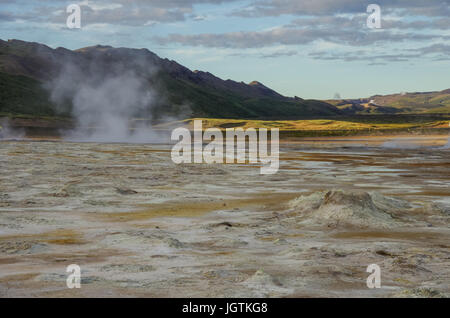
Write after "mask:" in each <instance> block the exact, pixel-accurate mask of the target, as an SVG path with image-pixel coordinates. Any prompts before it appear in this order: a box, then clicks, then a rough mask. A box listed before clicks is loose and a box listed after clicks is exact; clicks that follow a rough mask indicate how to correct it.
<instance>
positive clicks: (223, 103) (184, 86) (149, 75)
mask: <svg viewBox="0 0 450 318" xmlns="http://www.w3.org/2000/svg"><path fill="white" fill-rule="evenodd" d="M67 65H70V66H71V67H72V69H71V70H70V72H69V73H68V74H69V75H68V76H67V75H66V76H65V78H63V80H61V74H62V73H64V72H66V73H67ZM130 71H132V72H133V73H135V74H137V75H136V76H138V77H139V79H140V80H143V81H144V83H145V85H146V89H148V91H149V92H152V94H157V98H156V97H155V98H153V100H152V103H151V104H148V105H146V107H144V108H142V109H141V112H140V113H137V114H134V115H135V116H137V117H148V116H150V115H151V117H152V118H159V117H165V116H169V117H177V118H180V117H181V118H188V117H214V118H274V119H275V118H308V117H320V116H335V115H340V114H342V112H341V111H340V110H339V109H337V108H336V107H334V106H332V105H330V104H328V103H325V102H322V101H317V100H303V99H300V98H289V97H285V96H282V95H281V94H278V93H277V92H275V91H273V90H272V89H270V88H268V87H266V86H264V85H263V84H261V83H259V82H257V81H254V82H252V83H250V84H245V83H242V82H241V83H239V82H235V81H232V80H222V79H220V78H218V77H216V76H214V75H213V74H210V73H208V72H202V71H191V70H189V69H188V68H186V67H184V66H182V65H180V64H178V63H177V62H175V61H171V60H168V59H162V58H160V57H158V56H157V55H156V54H154V53H152V52H150V51H149V50H147V49H127V48H113V47H109V46H94V47H87V48H82V49H79V50H75V51H71V50H67V49H65V48H57V49H52V48H50V47H48V46H45V45H43V44H39V43H30V42H24V41H19V40H9V41H2V40H0V87H1V88H2V90H1V93H0V94H1V95H0V113H3V114H14V115H16V114H20V115H23V114H25V115H32V116H52V115H59V116H69V115H70V113H71V110H72V105H71V103H72V99H73V98H72V97H73V96H65V98H64V101H61V100H60V101H58V103H57V104H58V105H56V102H55V101H54V99H51V98H50V97H51V96H54V95H58V92H55V91H51V90H50V89H49V87H53V86H54V85H59V84H60V82H62V81H69V82H70V81H73V82H74V85H76V84H77V81H78V82H83V81H84V80H85V79H88V80H89V79H90V78H92V77H95V76H97V77H99V76H105V77H111V76H117V77H119V76H121V74H123V73H127V72H130ZM80 74H82V76H79V75H80ZM99 74H101V75H99ZM77 75H78V76H77ZM72 76H73V78H72ZM46 88H47V89H46Z"/></svg>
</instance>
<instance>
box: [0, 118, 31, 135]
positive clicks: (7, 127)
mask: <svg viewBox="0 0 450 318" xmlns="http://www.w3.org/2000/svg"><path fill="white" fill-rule="evenodd" d="M24 137H25V132H24V130H23V129H20V128H15V127H12V126H11V124H10V122H9V119H7V118H2V119H1V120H0V140H22V139H23V138H24Z"/></svg>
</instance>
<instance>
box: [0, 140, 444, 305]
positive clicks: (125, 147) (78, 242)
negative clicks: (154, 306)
mask: <svg viewBox="0 0 450 318" xmlns="http://www.w3.org/2000/svg"><path fill="white" fill-rule="evenodd" d="M383 138H384V139H377V138H376V137H370V138H364V137H357V138H356V137H355V138H341V139H339V138H337V139H336V138H333V139H326V138H321V139H317V140H315V139H310V140H297V141H293V142H283V143H282V144H281V154H280V171H279V172H278V174H275V175H266V176H264V175H260V174H259V172H260V170H259V169H258V168H259V167H257V166H255V165H237V164H236V165H201V164H200V165H197V164H192V165H175V164H173V163H172V161H171V159H170V149H171V148H170V146H169V145H131V144H95V143H67V142H61V141H57V142H50V141H4V142H0V166H1V171H2V174H1V175H0V296H1V297H18V296H20V297H21V296H31V297H49V296H57V297H115V296H121V297H122V296H143V297H448V296H449V293H450V284H449V283H450V249H449V247H450V241H449V234H450V229H449V218H450V190H449V189H450V149H449V147H445V146H444V145H445V144H446V142H447V139H446V137H445V136H441V137H436V138H433V137H430V136H427V137H420V136H416V137H409V138H400V137H399V138H386V137H383ZM71 264H77V265H79V266H80V267H81V270H82V278H81V283H82V287H81V289H68V288H67V286H66V279H67V276H68V274H67V273H66V268H67V266H68V265H71ZM370 264H377V265H379V266H380V268H381V283H382V288H380V289H369V288H368V287H367V285H366V279H367V277H368V276H369V273H367V272H366V269H367V267H368V266H369V265H370Z"/></svg>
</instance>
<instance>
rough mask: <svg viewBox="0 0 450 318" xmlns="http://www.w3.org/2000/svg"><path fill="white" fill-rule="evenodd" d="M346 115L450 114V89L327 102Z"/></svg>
mask: <svg viewBox="0 0 450 318" xmlns="http://www.w3.org/2000/svg"><path fill="white" fill-rule="evenodd" d="M326 102H327V103H329V104H331V105H334V106H336V107H337V108H339V109H340V110H341V111H343V112H345V113H347V114H408V113H416V114H417V113H443V114H448V113H450V89H447V90H443V91H440V92H425V93H420V92H416V93H401V94H392V95H375V96H371V97H369V98H360V99H343V100H328V101H326Z"/></svg>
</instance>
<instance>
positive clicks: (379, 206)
mask: <svg viewBox="0 0 450 318" xmlns="http://www.w3.org/2000/svg"><path fill="white" fill-rule="evenodd" d="M289 206H290V207H291V208H292V210H291V211H290V212H289V213H288V216H290V217H294V218H296V219H298V220H297V221H299V222H301V223H304V224H311V225H326V226H328V227H332V228H333V227H340V226H352V227H357V228H371V227H377V228H391V227H396V226H400V225H401V223H400V222H399V221H398V220H396V219H394V218H393V216H392V215H393V214H395V213H396V212H398V211H399V210H405V209H408V208H410V206H409V204H408V203H407V202H405V201H400V200H396V199H393V198H388V197H384V196H382V195H380V194H370V193H367V192H350V191H345V192H344V191H328V192H317V193H313V194H311V195H309V196H301V197H299V198H297V199H294V200H292V201H291V202H290V203H289Z"/></svg>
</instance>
